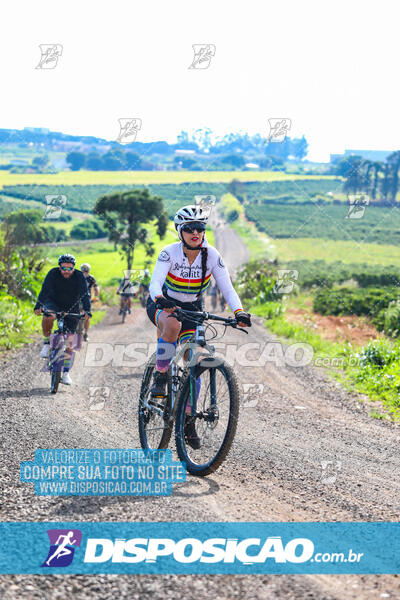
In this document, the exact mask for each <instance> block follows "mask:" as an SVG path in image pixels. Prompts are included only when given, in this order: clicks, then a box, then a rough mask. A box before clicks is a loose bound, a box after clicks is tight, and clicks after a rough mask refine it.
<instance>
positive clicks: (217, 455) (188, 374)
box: [139, 308, 247, 476]
mask: <svg viewBox="0 0 400 600" xmlns="http://www.w3.org/2000/svg"><path fill="white" fill-rule="evenodd" d="M171 316H174V317H175V318H177V319H178V320H179V321H182V320H183V318H189V319H190V320H192V321H195V322H196V330H195V333H194V334H193V335H192V336H191V338H190V339H188V340H187V341H186V342H184V343H183V344H182V345H180V346H178V348H177V351H176V354H175V356H174V358H173V359H172V361H171V364H170V366H169V369H168V372H167V387H166V389H167V393H166V396H157V397H153V396H152V395H151V393H150V386H151V381H152V375H153V371H154V369H155V363H156V355H155V354H153V356H152V357H151V358H150V360H149V361H148V363H147V365H146V367H145V371H144V374H143V380H142V384H141V389H140V396H139V437H140V443H141V446H142V448H143V449H153V450H156V449H163V448H168V444H169V441H170V439H171V435H172V430H173V426H174V422H175V444H176V449H177V452H178V456H179V458H180V460H181V461H182V462H184V463H186V468H187V470H188V471H189V473H192V474H193V475H201V476H204V475H209V474H210V473H213V472H214V471H215V470H216V469H218V467H219V466H220V465H221V464H222V463H223V461H224V460H225V458H226V456H227V454H228V452H229V450H230V447H231V445H232V442H233V439H234V437H235V433H236V427H237V421H238V417H239V388H238V383H237V379H236V376H235V373H234V371H233V369H232V368H231V367H230V366H229V365H228V364H226V363H225V362H224V360H223V358H221V357H217V356H215V348H214V347H213V346H211V345H210V344H208V343H207V342H208V341H210V340H211V339H214V338H215V337H216V335H214V336H213V337H212V338H210V339H209V340H207V341H206V331H207V330H208V329H211V330H212V331H213V332H214V333H215V334H216V329H215V327H214V326H213V325H211V324H210V323H208V324H206V325H204V323H205V321H219V322H220V323H221V324H223V325H224V327H225V328H226V327H233V328H234V329H239V331H243V333H247V331H245V330H244V329H242V328H239V327H238V325H237V322H236V319H234V318H224V317H219V316H217V315H214V314H211V313H207V312H197V311H188V310H183V309H181V308H177V309H176V310H175V311H174V312H173V313H171ZM225 331H226V329H225ZM188 355H189V357H190V360H189V361H188V360H187V358H188ZM188 423H194V425H195V427H196V431H197V435H198V436H199V438H200V440H201V446H200V448H199V449H196V450H193V449H192V448H191V447H190V445H189V444H188V440H187V439H186V437H185V426H186V425H187V424H188Z"/></svg>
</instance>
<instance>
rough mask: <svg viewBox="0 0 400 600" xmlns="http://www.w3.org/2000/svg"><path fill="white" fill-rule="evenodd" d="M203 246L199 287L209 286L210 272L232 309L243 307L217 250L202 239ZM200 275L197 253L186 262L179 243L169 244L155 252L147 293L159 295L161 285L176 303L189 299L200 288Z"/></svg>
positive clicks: (199, 255)
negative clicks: (204, 258)
mask: <svg viewBox="0 0 400 600" xmlns="http://www.w3.org/2000/svg"><path fill="white" fill-rule="evenodd" d="M203 247H207V250H208V256H207V269H206V277H205V280H204V284H203V288H202V290H205V289H206V288H207V287H208V286H209V285H210V279H211V275H212V276H213V277H214V279H215V281H216V283H217V286H218V288H219V289H220V290H221V293H222V295H223V296H224V298H226V301H227V303H228V304H229V306H230V307H231V309H232V310H233V312H237V311H239V310H243V308H242V303H241V302H240V299H239V296H238V295H237V293H236V291H235V289H234V287H233V285H232V282H231V278H230V276H229V273H228V271H227V269H226V267H225V265H224V263H223V261H222V258H221V255H220V253H219V252H218V250H217V249H216V248H214V247H213V246H210V245H209V244H208V243H207V241H206V240H204V242H203ZM201 275H202V271H201V252H199V254H198V255H197V256H196V259H195V261H194V262H193V263H192V264H191V265H190V264H189V260H188V258H187V256H186V255H185V254H184V252H183V244H182V242H175V243H174V244H169V245H168V246H165V248H164V249H163V250H161V252H160V254H159V255H158V259H157V262H156V265H155V268H154V271H153V275H152V278H151V282H150V296H151V298H152V300H154V299H155V297H156V296H160V295H162V293H163V292H162V287H163V285H165V286H166V287H167V290H168V296H169V297H170V298H175V299H176V300H179V301H180V302H193V301H194V300H196V298H197V295H198V293H199V291H200V286H201Z"/></svg>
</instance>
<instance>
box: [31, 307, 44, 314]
mask: <svg viewBox="0 0 400 600" xmlns="http://www.w3.org/2000/svg"><path fill="white" fill-rule="evenodd" d="M33 312H34V313H35V315H41V314H42V312H43V308H35V309H34V310H33Z"/></svg>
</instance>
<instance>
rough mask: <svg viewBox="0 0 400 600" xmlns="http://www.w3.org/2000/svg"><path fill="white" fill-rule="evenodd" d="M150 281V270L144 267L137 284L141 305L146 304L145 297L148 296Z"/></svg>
mask: <svg viewBox="0 0 400 600" xmlns="http://www.w3.org/2000/svg"><path fill="white" fill-rule="evenodd" d="M150 281H151V277H150V271H149V270H148V269H145V270H144V273H143V277H142V278H141V280H140V285H139V294H140V302H141V303H142V306H143V307H145V306H146V302H147V298H148V296H149V287H150Z"/></svg>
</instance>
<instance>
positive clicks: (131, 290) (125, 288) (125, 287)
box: [117, 277, 136, 314]
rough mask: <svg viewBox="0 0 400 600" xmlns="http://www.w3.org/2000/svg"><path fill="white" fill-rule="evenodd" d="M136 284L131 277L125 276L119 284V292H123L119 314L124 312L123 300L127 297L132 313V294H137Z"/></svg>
mask: <svg viewBox="0 0 400 600" xmlns="http://www.w3.org/2000/svg"><path fill="white" fill-rule="evenodd" d="M135 288H136V286H135V284H134V283H133V281H131V280H130V278H129V277H124V278H123V279H121V282H120V284H119V288H118V290H117V294H121V301H120V305H119V314H122V302H123V300H122V299H123V298H126V301H127V304H128V312H129V314H131V306H132V296H135V295H136V291H135Z"/></svg>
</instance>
